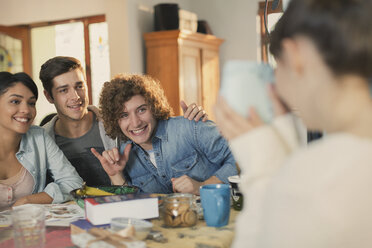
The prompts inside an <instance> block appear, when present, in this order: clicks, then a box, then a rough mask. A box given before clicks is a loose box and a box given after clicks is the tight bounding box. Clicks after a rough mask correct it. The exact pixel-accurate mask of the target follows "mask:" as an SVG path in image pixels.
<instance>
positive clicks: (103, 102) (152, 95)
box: [99, 74, 173, 141]
mask: <svg viewBox="0 0 372 248" xmlns="http://www.w3.org/2000/svg"><path fill="white" fill-rule="evenodd" d="M135 95H141V96H143V97H144V98H145V101H146V103H147V104H148V106H149V108H150V111H151V113H152V115H153V116H154V118H155V120H157V121H158V120H167V119H168V118H169V117H170V116H171V115H172V114H173V110H172V108H171V107H170V105H169V103H168V100H167V98H166V97H165V95H164V91H163V89H162V88H161V86H160V83H159V82H158V81H156V80H155V79H153V78H152V77H150V76H144V75H130V74H118V75H117V76H115V77H114V78H113V79H112V80H111V81H110V82H106V83H105V84H104V85H103V88H102V91H101V95H100V99H99V108H100V111H101V115H102V118H103V121H104V127H105V131H106V133H107V135H108V136H109V137H111V138H112V139H115V138H120V139H121V140H124V141H127V140H128V137H126V136H125V135H124V134H123V132H122V131H121V129H120V127H119V123H118V120H119V116H120V113H121V112H122V111H123V106H124V103H125V102H127V101H129V100H130V99H131V98H132V97H133V96H135Z"/></svg>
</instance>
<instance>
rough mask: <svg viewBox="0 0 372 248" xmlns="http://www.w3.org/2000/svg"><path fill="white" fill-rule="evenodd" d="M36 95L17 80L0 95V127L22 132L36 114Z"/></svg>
mask: <svg viewBox="0 0 372 248" xmlns="http://www.w3.org/2000/svg"><path fill="white" fill-rule="evenodd" d="M35 104H36V97H35V95H34V94H33V93H32V92H31V90H30V89H29V88H27V87H26V86H25V85H23V84H22V83H20V82H18V83H16V84H15V85H14V86H12V87H9V88H8V89H7V90H6V91H5V92H4V93H3V94H2V95H0V106H1V108H0V129H2V130H4V131H5V130H7V131H13V132H15V133H18V134H24V133H26V132H27V131H28V129H29V128H30V126H31V125H32V122H33V121H34V119H35V116H36V108H35Z"/></svg>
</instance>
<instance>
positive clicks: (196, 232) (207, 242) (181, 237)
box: [0, 209, 239, 248]
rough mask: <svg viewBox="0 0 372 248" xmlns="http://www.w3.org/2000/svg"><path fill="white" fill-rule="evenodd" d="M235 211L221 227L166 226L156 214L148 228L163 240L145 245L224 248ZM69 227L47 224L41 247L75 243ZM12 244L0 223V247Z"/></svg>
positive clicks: (7, 229)
mask: <svg viewBox="0 0 372 248" xmlns="http://www.w3.org/2000/svg"><path fill="white" fill-rule="evenodd" d="M238 213H239V212H238V211H235V210H233V209H231V211H230V219H229V224H228V225H227V226H224V227H219V228H216V227H208V226H207V225H206V223H205V221H204V220H199V221H198V223H197V224H196V225H195V226H193V227H182V228H167V227H165V226H164V225H163V220H161V219H160V218H158V219H153V220H152V221H151V222H152V223H153V225H154V226H153V228H152V230H154V231H160V232H161V234H162V235H163V236H164V237H165V239H166V241H165V242H164V241H163V242H156V241H154V240H149V239H146V240H145V242H146V245H147V247H149V248H157V247H161V248H167V247H177V248H183V247H185V248H186V247H187V248H190V247H195V248H225V247H226V248H227V247H230V246H231V244H232V241H233V239H234V228H235V220H236V217H237V215H238ZM70 235H71V232H70V227H49V226H48V227H47V229H46V245H45V247H46V248H48V247H53V248H58V247H75V246H74V245H73V244H72V243H71V238H70ZM5 247H7V248H10V247H14V242H13V239H12V227H0V248H5Z"/></svg>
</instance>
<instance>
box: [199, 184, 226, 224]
mask: <svg viewBox="0 0 372 248" xmlns="http://www.w3.org/2000/svg"><path fill="white" fill-rule="evenodd" d="M200 199H201V203H202V207H203V214H204V220H205V222H206V223H207V226H214V227H221V226H226V225H227V224H228V223H229V217H230V185H228V184H208V185H203V186H201V187H200Z"/></svg>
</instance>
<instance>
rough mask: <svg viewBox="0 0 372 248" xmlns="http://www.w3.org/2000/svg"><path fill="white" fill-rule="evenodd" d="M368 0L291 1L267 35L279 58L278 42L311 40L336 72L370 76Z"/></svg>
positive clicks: (370, 6)
mask: <svg viewBox="0 0 372 248" xmlns="http://www.w3.org/2000/svg"><path fill="white" fill-rule="evenodd" d="M371 23H372V1H371V0H292V1H291V2H290V3H289V5H288V8H287V10H286V11H285V12H284V14H283V16H282V17H281V18H280V19H279V21H278V23H277V24H276V26H275V29H274V31H273V32H272V33H271V36H270V52H271V53H272V54H273V55H274V56H275V57H279V58H280V55H281V52H282V47H281V42H282V41H283V39H286V38H295V37H296V36H305V37H307V38H309V39H311V40H312V41H313V42H314V44H315V45H316V47H317V48H318V50H319V53H320V54H321V55H322V56H323V59H324V61H325V63H326V64H327V65H328V66H329V67H330V69H331V70H332V71H333V73H334V74H335V75H339V76H342V75H345V74H356V75H360V76H362V77H365V78H367V79H369V78H371V77H372V69H371V68H372V28H371Z"/></svg>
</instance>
